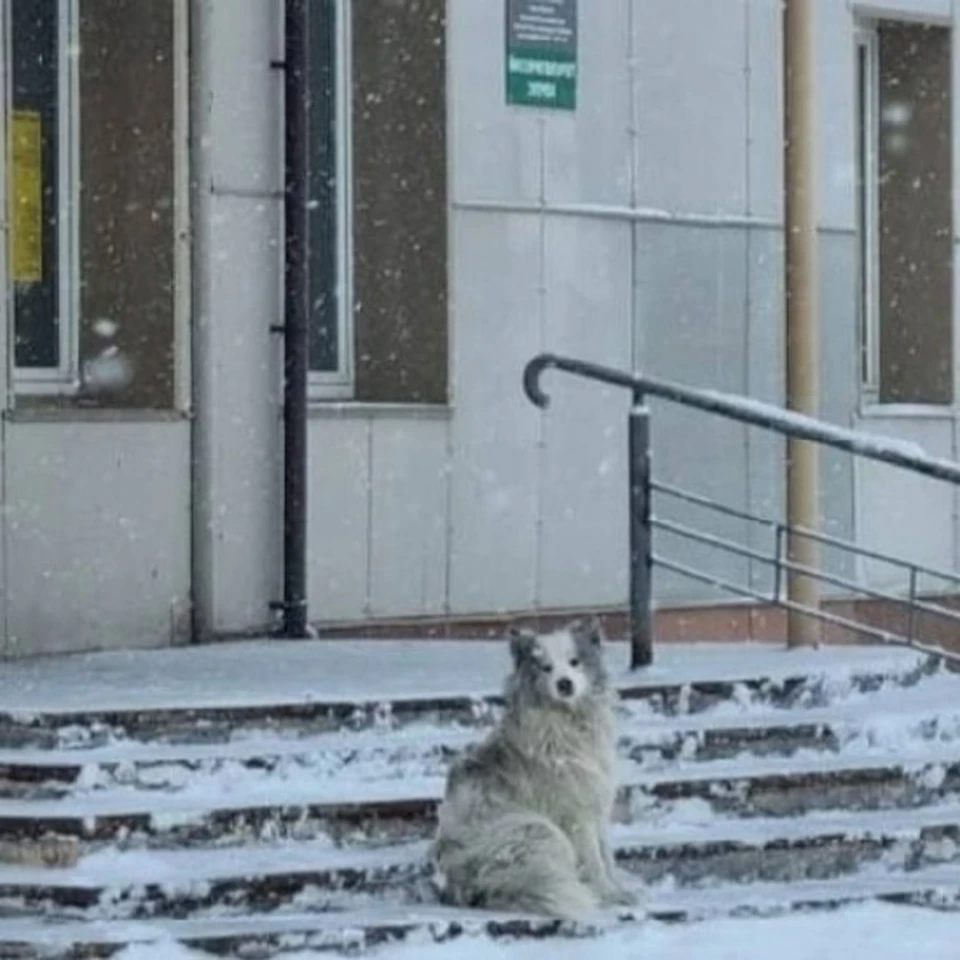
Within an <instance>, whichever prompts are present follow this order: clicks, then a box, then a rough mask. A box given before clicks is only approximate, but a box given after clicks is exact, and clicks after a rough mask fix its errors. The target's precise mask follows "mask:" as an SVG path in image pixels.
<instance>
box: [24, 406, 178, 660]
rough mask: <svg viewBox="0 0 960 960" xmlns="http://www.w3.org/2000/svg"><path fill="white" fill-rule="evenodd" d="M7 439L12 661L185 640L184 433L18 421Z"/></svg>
mask: <svg viewBox="0 0 960 960" xmlns="http://www.w3.org/2000/svg"><path fill="white" fill-rule="evenodd" d="M6 439H7V475H6V485H7V512H6V521H7V551H8V558H9V559H10V561H11V562H10V566H9V569H8V571H7V572H8V594H7V596H8V611H7V623H8V630H9V635H8V638H7V643H6V652H7V653H8V654H9V655H19V654H24V653H29V654H38V653H60V652H65V651H70V652H73V651H80V650H94V649H106V648H111V647H115V648H129V647H152V646H161V645H164V644H168V643H171V642H182V641H183V640H185V639H186V638H187V636H188V633H189V626H190V608H189V591H190V480H189V477H190V472H189V467H190V430H189V425H188V424H187V423H186V422H185V421H171V422H143V423H123V422H103V423H100V422H72V423H64V422H50V423H36V422H24V423H16V422H15V423H10V424H8V425H7V429H6Z"/></svg>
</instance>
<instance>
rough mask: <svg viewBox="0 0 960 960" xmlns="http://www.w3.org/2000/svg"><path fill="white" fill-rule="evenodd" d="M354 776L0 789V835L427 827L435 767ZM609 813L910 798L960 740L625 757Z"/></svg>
mask: <svg viewBox="0 0 960 960" xmlns="http://www.w3.org/2000/svg"><path fill="white" fill-rule="evenodd" d="M392 772H393V773H394V774H395V775H392V776H391V775H390V771H389V770H388V772H387V774H386V775H380V776H377V777H372V778H370V779H366V780H365V779H361V778H358V777H355V776H352V775H351V776H347V775H344V774H343V773H342V772H341V773H340V774H339V775H336V774H335V775H329V774H328V773H327V772H325V771H321V772H320V773H319V774H317V773H316V772H312V771H309V770H306V771H305V770H303V769H293V770H292V771H289V770H288V771H285V773H286V775H285V776H284V775H281V774H279V773H278V772H277V771H261V772H260V776H258V777H252V776H251V775H250V771H246V770H242V771H227V775H224V776H221V777H218V778H210V779H209V780H208V781H204V780H202V779H201V780H199V781H187V782H186V783H184V784H183V785H182V786H181V787H180V788H179V789H155V790H143V789H138V788H136V787H110V788H107V789H102V790H91V791H89V792H86V793H78V794H74V795H71V796H66V797H62V798H56V799H40V800H20V799H0V838H6V839H18V838H20V837H22V836H24V835H27V836H38V835H41V834H43V833H46V832H52V833H56V834H61V835H68V836H74V837H78V838H81V839H86V840H88V841H99V842H111V841H117V840H120V841H124V840H125V839H127V838H128V837H129V835H130V834H131V833H133V834H136V835H139V836H141V837H143V838H150V842H152V843H154V844H155V845H166V846H171V845H177V844H182V843H211V842H214V841H222V840H224V839H229V838H231V837H234V836H256V835H263V834H264V833H266V834H279V835H286V834H288V833H289V832H290V831H292V830H299V831H300V835H301V837H306V836H323V835H328V836H333V837H342V836H344V835H346V834H350V833H351V832H355V833H359V834H360V835H363V836H368V837H370V838H371V839H378V840H385V839H390V840H394V841H396V840H401V839H416V838H421V837H423V836H426V835H427V834H428V833H429V831H430V829H431V828H432V827H431V821H432V818H433V816H434V813H435V809H436V805H437V803H438V801H439V799H440V798H441V796H442V793H443V789H444V777H443V775H442V771H439V770H438V771H433V773H435V775H428V776H416V775H408V771H405V770H402V769H401V770H400V771H396V770H394V771H392ZM622 782H623V786H622V788H621V790H620V797H619V803H618V818H619V819H621V820H624V821H626V822H643V821H645V820H648V819H649V818H650V816H651V815H655V814H656V812H657V810H659V809H663V808H664V807H667V806H669V805H671V804H676V803H678V802H687V801H690V800H697V801H700V802H701V803H702V804H703V805H704V807H705V808H708V809H709V810H710V811H712V812H713V813H715V814H722V815H729V816H743V817H755V816H791V815H795V814H799V813H804V812H808V811H810V810H832V809H850V810H869V809H875V808H881V809H890V808H916V807H919V806H922V805H924V804H927V803H935V802H938V801H942V800H944V799H947V798H949V797H951V796H953V795H956V794H957V793H958V791H960V744H951V743H946V744H940V743H934V744H926V743H919V744H913V745H911V746H909V748H903V749H900V750H897V751H893V752H891V751H889V750H886V749H871V750H863V751H855V750H849V751H844V752H842V753H839V754H836V755H831V754H822V753H811V754H809V755H807V754H804V755H796V756H791V757H780V756H771V757H766V756H756V757H738V758H735V759H730V760H711V761H704V762H696V761H690V762H664V763H662V764H655V763H643V764H637V763H629V764H625V765H624V770H623V776H622Z"/></svg>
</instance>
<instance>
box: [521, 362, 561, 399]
mask: <svg viewBox="0 0 960 960" xmlns="http://www.w3.org/2000/svg"><path fill="white" fill-rule="evenodd" d="M556 366H557V358H556V357H555V356H554V355H553V354H552V353H541V354H538V355H537V356H535V357H534V358H533V359H532V360H530V361H529V362H528V363H527V365H526V367H524V370H523V390H524V393H526V395H527V399H529V401H530V402H531V403H532V404H533V405H534V406H536V407H539V408H540V409H541V410H546V409H547V407H549V406H550V397H548V396H547V394H546V393H544V391H543V390H542V389H541V387H540V377H541V375H542V374H543V372H544V371H545V370H550V369H552V368H554V367H556Z"/></svg>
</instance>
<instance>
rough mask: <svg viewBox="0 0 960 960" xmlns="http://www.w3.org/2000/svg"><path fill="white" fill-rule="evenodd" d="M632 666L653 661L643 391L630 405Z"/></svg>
mask: <svg viewBox="0 0 960 960" xmlns="http://www.w3.org/2000/svg"><path fill="white" fill-rule="evenodd" d="M629 428H630V504H629V506H630V667H631V669H636V668H638V667H647V666H649V665H650V664H651V663H652V662H653V608H652V604H653V595H652V589H651V587H652V569H653V543H652V539H651V526H650V408H649V407H648V406H647V405H646V397H645V396H644V395H643V394H642V393H641V392H639V391H637V392H635V393H634V395H633V406H632V407H631V408H630V424H629Z"/></svg>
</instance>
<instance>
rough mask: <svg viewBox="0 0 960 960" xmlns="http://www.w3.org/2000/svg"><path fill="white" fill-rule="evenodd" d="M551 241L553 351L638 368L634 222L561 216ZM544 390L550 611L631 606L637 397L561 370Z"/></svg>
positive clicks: (544, 538) (543, 577) (543, 541)
mask: <svg viewBox="0 0 960 960" xmlns="http://www.w3.org/2000/svg"><path fill="white" fill-rule="evenodd" d="M546 241H547V245H546V281H547V282H546V289H547V295H546V307H547V309H546V347H547V349H548V350H552V351H555V352H557V353H561V354H567V355H570V356H574V357H580V358H582V359H585V360H592V361H594V362H596V363H604V364H608V365H610V366H613V367H618V368H620V369H629V368H630V365H631V356H630V349H631V340H632V337H631V332H630V325H631V299H632V298H631V268H630V258H631V244H630V227H629V225H626V224H622V223H609V222H600V221H581V222H577V221H574V220H567V219H554V220H550V221H549V222H548V224H547V234H546ZM544 386H545V388H546V389H547V390H548V391H549V393H550V396H551V404H550V407H549V408H548V410H547V411H546V413H545V414H544V425H543V426H544V434H543V435H544V445H543V455H542V457H541V459H540V470H541V479H540V487H541V490H542V496H541V503H540V515H541V526H540V564H539V568H540V586H539V597H538V599H539V602H540V605H541V606H543V607H568V606H591V605H605V606H611V605H615V604H623V603H625V602H626V598H627V566H628V553H627V551H628V546H627V544H628V524H627V485H626V477H627V468H626V463H627V456H626V450H627V432H626V421H627V411H628V410H629V407H630V395H629V393H628V392H626V391H624V390H616V389H614V388H612V387H605V386H604V385H602V384H599V383H594V382H591V381H585V380H581V379H579V378H575V377H571V376H569V375H565V374H557V373H548V374H547V375H546V376H545V377H544Z"/></svg>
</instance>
